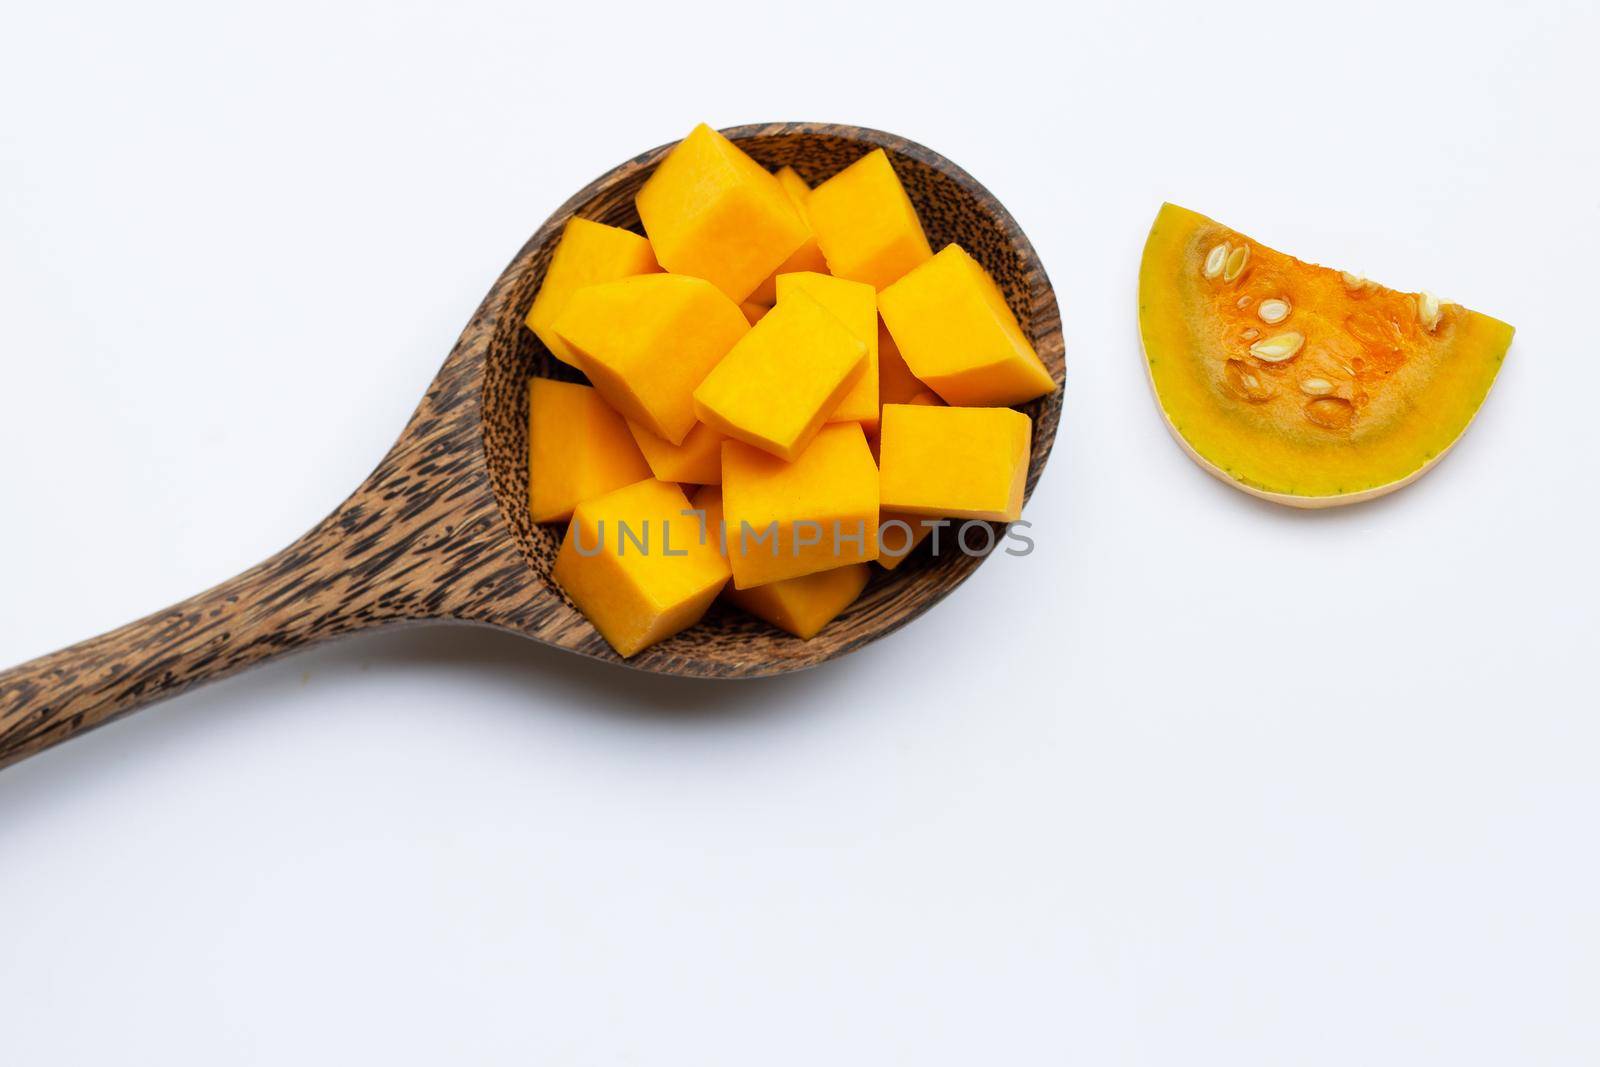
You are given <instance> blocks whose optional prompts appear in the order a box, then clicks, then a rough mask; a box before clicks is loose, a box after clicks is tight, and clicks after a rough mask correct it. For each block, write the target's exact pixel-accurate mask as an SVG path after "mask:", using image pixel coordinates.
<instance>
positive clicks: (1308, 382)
mask: <svg viewBox="0 0 1600 1067" xmlns="http://www.w3.org/2000/svg"><path fill="white" fill-rule="evenodd" d="M1300 391H1301V392H1302V393H1304V394H1306V395H1307V396H1327V395H1328V394H1329V393H1331V392H1333V383H1332V382H1330V381H1328V379H1326V378H1306V379H1304V380H1303V381H1301V383H1300Z"/></svg>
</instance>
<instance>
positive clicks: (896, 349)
mask: <svg viewBox="0 0 1600 1067" xmlns="http://www.w3.org/2000/svg"><path fill="white" fill-rule="evenodd" d="M927 389H928V387H927V386H926V385H924V384H922V379H921V378H918V377H917V376H916V375H915V374H912V373H911V368H910V367H908V366H906V359H905V357H904V356H902V355H901V354H900V346H899V345H897V344H895V343H894V335H893V334H891V333H890V332H889V328H888V327H887V326H885V325H884V324H883V319H882V318H881V317H880V318H879V319H878V406H879V407H882V406H883V405H884V404H904V403H906V402H907V401H909V400H910V399H911V398H912V397H914V396H916V395H917V394H918V393H922V392H926V391H927Z"/></svg>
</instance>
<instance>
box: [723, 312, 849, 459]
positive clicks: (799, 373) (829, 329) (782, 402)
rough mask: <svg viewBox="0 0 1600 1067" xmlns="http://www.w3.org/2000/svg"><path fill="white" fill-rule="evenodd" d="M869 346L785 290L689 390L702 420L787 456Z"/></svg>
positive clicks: (811, 432)
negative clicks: (747, 331)
mask: <svg viewBox="0 0 1600 1067" xmlns="http://www.w3.org/2000/svg"><path fill="white" fill-rule="evenodd" d="M866 361H867V346H866V345H864V344H862V343H861V341H859V340H858V339H857V338H856V337H855V335H854V334H852V333H851V332H850V330H849V329H848V328H847V327H846V326H845V325H844V324H843V323H842V322H840V321H839V320H838V319H837V318H835V317H834V316H833V314H832V313H830V312H829V311H828V310H827V309H826V308H824V307H823V306H822V305H821V304H819V303H817V301H815V300H813V299H812V298H811V297H810V296H807V295H806V294H805V293H803V292H794V293H790V294H789V296H788V299H786V300H785V301H784V302H783V303H781V304H779V305H778V306H777V307H775V308H773V309H772V311H771V312H769V313H768V314H767V316H766V317H765V318H763V319H762V320H761V321H760V322H758V323H756V325H755V326H753V327H751V328H750V332H749V333H747V334H745V336H744V337H743V338H742V339H741V340H740V341H739V343H738V344H736V345H734V346H733V349H732V350H731V351H730V352H729V353H728V354H727V355H726V356H725V357H723V359H722V362H720V363H718V364H717V366H716V369H714V370H713V371H712V372H711V373H710V374H708V375H706V379H705V381H703V382H701V383H700V387H699V388H698V389H696V390H695V391H694V412H695V414H696V415H698V416H699V418H700V421H701V422H703V423H706V424H707V425H709V426H711V427H712V428H714V429H716V430H720V431H721V432H722V433H724V434H727V435H728V436H729V437H732V438H735V439H737V440H740V441H744V442H746V443H748V444H751V445H754V446H755V447H757V448H762V449H765V450H767V451H768V452H771V453H772V454H773V455H775V456H778V457H781V458H782V459H786V460H791V459H794V458H795V457H796V456H797V455H799V454H800V452H801V450H802V449H804V448H805V447H806V445H807V444H809V443H810V442H811V439H812V438H813V437H814V436H816V433H817V430H818V428H819V427H821V426H822V424H823V423H824V422H825V421H827V419H828V416H829V415H831V414H832V413H833V410H834V409H835V408H836V407H838V406H839V401H840V400H841V399H843V398H844V396H845V394H846V393H848V392H849V391H850V387H851V386H853V385H854V384H855V382H856V379H857V378H859V377H860V376H861V373H862V370H863V368H864V367H865V366H866Z"/></svg>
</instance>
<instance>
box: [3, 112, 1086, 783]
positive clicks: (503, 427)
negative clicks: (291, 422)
mask: <svg viewBox="0 0 1600 1067" xmlns="http://www.w3.org/2000/svg"><path fill="white" fill-rule="evenodd" d="M724 132H725V133H727V134H728V136H729V137H731V138H733V139H734V140H736V141H738V142H739V143H740V145H741V146H742V147H743V148H744V149H745V150H746V151H748V152H749V153H750V154H751V155H752V156H754V157H755V158H756V159H757V160H759V161H760V162H762V163H763V164H765V165H767V166H768V167H773V168H776V167H779V166H783V165H791V166H793V167H794V168H795V169H796V170H798V171H799V172H800V174H801V175H802V176H804V177H805V178H806V180H807V181H809V182H811V183H812V184H813V185H815V184H816V183H817V182H819V181H821V180H823V179H825V178H827V177H828V176H829V175H831V174H833V173H835V172H837V171H838V170H840V169H841V168H843V167H844V166H846V165H848V164H849V163H851V162H853V161H854V160H855V159H857V158H858V157H860V156H861V155H862V154H864V153H865V152H867V151H870V150H871V149H873V148H877V147H881V148H884V149H885V150H887V151H888V153H889V156H890V158H891V160H892V161H893V163H894V166H895V169H896V171H897V172H898V173H899V175H900V177H901V180H902V181H903V182H904V183H905V186H906V190H907V192H908V193H909V194H910V196H911V198H912V200H913V202H915V204H916V206H917V210H918V211H919V213H920V214H921V216H922V219H923V222H924V225H925V226H926V228H927V231H928V237H929V239H930V241H931V242H932V243H933V246H934V248H935V249H937V248H940V247H942V246H943V245H945V244H946V243H949V242H951V241H955V242H958V243H959V244H961V245H962V246H963V247H964V248H966V249H967V251H969V252H971V253H972V255H973V256H975V257H976V258H977V259H978V261H979V262H981V263H982V264H983V265H984V266H985V267H986V268H987V269H988V270H989V271H990V272H991V273H992V274H993V275H994V276H995V278H996V280H997V281H998V282H999V283H1000V286H1001V288H1002V290H1003V291H1004V292H1005V294H1006V298H1007V300H1008V301H1009V302H1010V304H1011V306H1012V309H1013V310H1014V311H1015V312H1016V313H1017V317H1018V319H1019V320H1020V321H1021V323H1022V325H1023V327H1024V329H1026V330H1027V331H1028V334H1029V336H1030V337H1031V338H1032V339H1033V343H1034V346H1035V347H1036V348H1037V349H1038V352H1039V355H1040V357H1041V358H1042V359H1043V360H1044V362H1045V365H1046V366H1047V367H1049V369H1050V372H1051V374H1052V375H1053V376H1054V377H1055V380H1056V382H1057V385H1058V388H1057V389H1056V391H1055V392H1054V393H1053V394H1051V395H1049V396H1046V397H1043V398H1041V399H1039V400H1036V401H1034V402H1033V403H1031V404H1029V405H1027V406H1026V407H1024V408H1023V410H1025V411H1026V412H1027V413H1028V414H1029V415H1031V416H1032V418H1033V435H1034V436H1033V456H1032V467H1031V469H1030V471H1029V475H1028V492H1029V493H1030V494H1031V493H1032V491H1033V488H1034V486H1035V484H1037V482H1038V479H1039V476H1040V474H1041V473H1042V471H1043V469H1044V465H1045V459H1046V458H1047V457H1048V455H1049V453H1050V446H1051V443H1052V442H1053V441H1054V439H1055V434H1056V428H1057V425H1058V423H1059V420H1060V415H1061V389H1060V385H1061V383H1063V382H1064V380H1065V360H1064V352H1063V346H1062V337H1061V322H1060V316H1059V312H1058V310H1057V307H1056V302H1055V296H1054V294H1053V292H1052V291H1051V287H1050V281H1049V279H1048V277H1046V275H1045V272H1044V268H1043V266H1041V264H1040V263H1039V260H1038V257H1037V256H1036V255H1035V253H1034V250H1033V247H1032V245H1031V244H1029V242H1028V239H1027V238H1026V237H1025V236H1024V235H1023V233H1022V230H1021V229H1020V228H1019V227H1018V226H1017V224H1016V222H1015V220H1014V219H1012V218H1011V216H1010V214H1008V213H1007V212H1006V210H1005V209H1004V208H1003V207H1002V206H1001V205H1000V203H999V202H998V201H996V200H995V199H994V197H993V196H991V195H990V194H989V192H988V191H987V190H985V189H984V188H983V187H982V186H981V185H979V184H978V183H977V182H976V181H974V180H973V179H972V178H971V177H970V176H968V175H967V173H966V172H965V171H963V170H961V169H960V168H959V167H956V166H955V165H954V164H952V163H951V162H950V161H949V160H946V159H945V158H944V157H942V156H940V155H938V154H937V153H935V152H932V151H930V150H929V149H927V148H924V147H922V146H921V145H918V144H915V143H913V142H911V141H907V140H904V139H903V138H899V137H895V136H893V135H890V134H886V133H880V132H878V131H875V130H863V129H859V128H856V127H850V126H833V125H824V124H817V123H776V124H768V125H759V126H741V127H738V128H735V129H732V130H727V131H724ZM670 148H671V145H662V146H661V147H659V148H655V149H652V150H651V151H649V152H646V153H644V154H643V155H640V156H638V157H636V158H634V159H631V160H629V161H628V162H626V163H624V164H622V165H621V166H619V167H617V168H615V169H614V170H612V171H610V172H609V173H607V174H606V175H604V176H603V177H601V178H600V179H598V180H597V181H595V182H593V183H591V184H590V185H589V186H588V187H586V188H585V189H583V190H582V191H580V192H579V193H578V194H577V195H575V196H574V197H572V199H570V200H568V201H567V202H566V203H565V204H563V205H562V206H561V208H560V209H559V210H557V211H556V213H555V214H554V215H552V216H551V217H550V218H549V220H547V221H546V222H545V224H544V225H543V226H541V227H540V228H539V230H538V232H537V233H535V234H534V235H533V237H532V238H531V239H530V240H529V241H528V243H527V244H526V245H524V246H523V248H522V250H521V251H520V252H518V253H517V256H516V258H515V259H513V260H512V261H511V264H510V265H509V266H508V267H507V268H506V270H505V272H504V273H502V274H501V276H500V277H499V279H498V280H497V281H496V282H495V284H494V287H493V288H492V289H491V290H490V292H489V294H488V296H486V297H485V298H484V301H483V303H482V304H481V305H480V306H479V308H478V310H477V312H476V313H475V314H474V315H473V317H472V320H471V321H470V322H469V323H468V324H467V327H466V329H465V330H464V331H463V332H462V335H461V338H460V340H459V341H457V343H456V345H455V348H454V349H453V350H452V351H451V353H450V355H449V357H448V358H447V359H446V361H445V364H444V367H443V368H442V369H441V370H440V372H439V375H438V377H437V378H436V379H434V382H433V384H432V385H431V386H430V387H429V389H428V392H427V395H426V396H425V397H424V398H423V400H422V403H421V405H420V406H419V407H418V408H417V411H416V413H415V414H414V415H413V416H412V418H411V421H410V423H409V424H408V425H407V426H406V428H405V431H404V432H403V433H402V434H401V435H400V439H399V441H398V442H397V443H396V444H395V446H394V448H393V449H392V450H391V451H390V453H389V454H388V455H387V456H386V457H384V460H383V462H382V463H380V464H379V465H378V468H377V469H376V470H375V471H373V473H372V475H371V476H370V477H369V478H368V479H367V480H366V482H365V483H363V484H362V486H361V487H360V488H359V489H357V490H356V491H355V492H354V493H353V494H351V496H350V498H349V499H348V500H347V501H345V503H344V504H343V505H341V506H340V507H339V508H338V510H337V511H335V512H334V514H332V515H330V516H329V517H328V518H326V519H324V520H323V521H322V522H320V523H318V524H317V525H316V526H315V527H314V528H313V529H312V530H311V531H310V532H308V533H307V534H306V535H305V536H304V537H302V538H301V539H300V540H298V541H296V542H295V543H294V544H293V545H290V546H289V547H288V548H286V549H284V550H283V551H282V552H280V553H278V554H277V555H275V556H273V557H272V558H271V559H269V560H267V561H266V562H264V563H262V564H260V565H258V566H256V567H255V568H253V569H251V570H249V571H247V572H246V573H244V574H242V575H240V576H238V577H237V578H234V579H232V580H230V581H227V582H224V583H223V584H222V585H219V586H217V587H216V588H215V589H212V590H210V591H208V592H205V593H201V594H199V595H198V596H195V597H192V598H190V599H189V600H186V601H184V602H182V603H181V604H177V605H174V606H173V607H171V608H168V609H167V610H165V611H162V612H158V613H157V614H154V615H151V616H149V617H147V618H144V619H141V620H139V621H137V622H133V623H130V624H128V625H127V626H124V627H122V628H121V629H118V630H114V631H112V632H110V633H108V634H104V635H102V636H100V637H96V638H92V639H90V640H88V641H85V642H83V643H81V644H78V645H75V646H73V647H71V648H67V649H63V650H62V651H60V652H56V653H53V654H51V655H47V656H43V657H41V658H39V659H36V660H33V661H31V662H29V663H25V664H22V665H21V666H19V667H15V668H12V669H11V670H8V671H5V672H0V767H4V766H6V765H8V764H11V763H14V762H16V761H17V760H19V759H22V758H24V757H26V756H28V755H31V754H32V753H35V752H38V751H40V750H42V749H45V748H48V747H49V746H51V745H54V744H56V743H58V742H60V741H63V740H65V739H67V738H69V737H71V736H73V735H75V734H78V733H81V732H83V731H85V730H88V729H91V728H93V727H95V726H99V725H101V724H102V723H105V722H108V721H110V720H112V719H114V718H116V717H117V716H119V715H122V714H125V713H127V712H129V711H132V710H134V709H136V708H139V707H142V706H144V705H146V704H149V703H151V702H152V701H155V700H158V699H161V698H163V697H167V696H172V695H174V694H176V693H179V692H182V691H183V690H184V689H187V688H189V687H190V686H193V685H195V684H198V683H200V682H203V681H208V680H211V679H214V678H219V677H222V676H224V675H227V674H230V673H232V672H234V671H237V670H240V669H242V668H244V667H247V666H250V665H252V664H255V663H259V662H262V661H263V660H266V659H270V658H271V657H273V656H276V655H280V654H282V653H285V652H289V651H293V650H295V649H298V648H302V647H304V646H306V645H309V644H312V643H314V642H317V641H321V640H325V639H327V638H331V637H337V636H340V635H343V634H348V633H353V632H355V631H359V630H364V629H369V628H371V627H375V626H383V625H394V624H401V623H408V622H424V621H450V622H462V623H478V624H484V625H489V626H495V627H499V628H502V629H506V630H511V631H515V632H517V633H520V634H523V635H525V636H527V637H530V638H533V639H535V640H538V641H542V642H544V643H546V644H550V645H554V646H557V647H559V648H564V649H567V650H570V651H573V652H577V653H580V654H582V655H587V656H592V657H595V658H597V659H604V660H610V661H613V662H616V663H618V664H621V663H623V661H622V660H621V659H620V658H619V657H617V655H616V654H615V653H614V652H612V651H611V649H610V647H609V646H607V645H606V643H605V642H604V640H602V639H601V638H600V636H599V634H598V633H596V632H595V630H594V628H593V627H591V626H590V625H589V624H588V622H587V621H585V620H584V618H583V616H582V615H581V614H579V613H578V612H577V610H576V609H575V608H574V607H573V605H572V603H571V602H570V601H569V600H568V599H567V598H566V597H565V596H564V595H563V594H562V593H561V591H560V589H559V588H558V587H556V586H555V585H554V584H553V583H552V582H551V581H550V577H549V575H550V567H551V565H552V564H553V562H554V560H555V554H556V550H557V548H558V547H559V544H560V537H561V533H562V530H561V529H560V528H559V527H552V526H538V525H535V524H534V523H533V522H532V521H531V520H530V517H529V512H528V507H527V465H526V440H527V436H526V420H527V399H526V389H525V385H526V382H527V379H528V377H529V376H530V375H534V374H540V375H550V376H553V377H572V372H571V371H570V370H569V369H568V368H566V366H565V365H564V364H562V363H560V362H559V361H558V360H555V359H554V358H552V357H551V356H550V354H549V353H548V352H547V351H546V350H545V349H544V347H543V346H542V345H541V344H540V343H539V341H538V339H537V338H536V337H534V335H533V334H532V333H531V332H530V331H529V330H527V329H526V328H524V327H523V325H522V319H523V316H524V315H525V314H526V312H527V309H528V306H529V305H530V304H531V303H532V301H533V296H534V293H535V292H536V291H537V290H538V287H539V283H540V281H541V279H542V278H543V276H544V271H545V268H546V266H547V265H548V263H549V259H550V253H551V252H552V250H553V246H554V240H555V238H556V236H557V235H559V233H560V231H561V228H562V226H564V225H565V223H566V222H567V220H568V219H569V218H571V217H573V216H574V215H579V216H582V217H584V218H589V219H595V220H598V221H601V222H606V223H610V224H613V225H618V226H626V227H628V228H630V229H635V230H638V229H639V218H638V215H637V213H636V212H635V211H634V207H633V197H634V194H635V193H636V192H637V191H638V189H639V187H640V186H641V185H642V184H643V183H644V180H645V179H646V178H647V177H648V176H649V175H650V173H651V172H652V170H653V169H654V167H655V165H656V163H657V162H659V161H660V159H661V158H662V156H664V155H665V154H666V152H667V151H668V150H669V149H670ZM982 562H983V560H982V559H981V558H977V557H972V556H967V555H963V554H961V553H945V554H942V555H940V556H939V557H938V558H933V557H932V556H931V555H929V554H928V553H927V552H926V550H924V551H922V552H921V553H919V554H918V555H917V556H915V557H913V558H912V559H911V560H908V561H907V562H906V563H905V564H903V565H902V566H901V567H899V568H898V569H896V570H895V571H893V572H892V573H890V572H881V571H878V570H877V568H874V570H875V572H876V573H875V575H874V577H873V580H872V583H871V584H870V585H869V586H868V588H867V590H866V591H865V592H864V593H863V595H862V597H861V598H860V600H858V601H857V602H856V603H855V604H854V605H852V606H851V607H850V608H849V609H848V610H847V611H846V612H845V613H844V614H843V615H842V616H840V617H839V618H838V619H837V620H835V621H834V622H833V623H832V624H830V625H829V626H828V627H827V628H826V629H825V630H824V631H823V632H822V633H821V634H819V635H818V636H817V637H815V638H813V639H812V640H810V641H801V640H799V639H797V638H794V637H790V636H789V635H787V634H784V633H781V632H780V631H778V630H776V629H774V628H772V627H771V626H768V625H767V624H766V623H763V622H761V621H759V620H757V619H754V618H752V617H750V616H747V615H744V614H742V613H740V612H737V611H734V610H731V609H727V608H724V607H720V606H719V607H716V608H714V609H713V610H712V612H711V613H710V614H708V615H707V617H706V619H705V620H704V621H702V622H701V623H700V624H699V625H698V626H696V627H694V628H693V629H690V630H688V631H685V632H684V633H681V634H679V635H677V636H675V637H673V638H670V639H669V640H667V641H664V642H662V643H661V644H659V645H656V646H655V647H653V648H651V649H648V650H646V651H645V652H643V653H641V654H639V655H638V656H636V657H634V658H633V659H632V660H629V661H627V665H628V666H630V667H633V668H636V669H640V670H645V671H654V672H659V673H662V674H679V675H693V676H698V677H714V678H751V677H761V676H765V675H772V674H780V673H784V672H786V671H792V670H797V669H800V668H804V667H810V666H813V665H815V664H818V663H822V662H824V661H826V660H829V659H833V658H835V657H838V656H841V655H844V654H845V653H847V652H851V651H853V650H855V649H857V648H860V647H861V646H862V645H865V644H867V643H868V642H870V641H873V640H875V639H876V638H879V637H882V636H883V635H884V634H887V633H890V632H891V631H893V630H896V629H898V628H899V627H901V626H904V625H905V624H906V623H907V622H909V621H911V620H912V619H914V618H916V617H917V616H918V615H920V614H922V613H923V612H924V611H926V610H928V609H929V608H930V607H932V606H933V605H934V604H936V603H938V602H939V601H940V600H941V599H943V598H944V596H946V595H947V594H948V593H949V592H950V591H951V590H952V589H954V588H955V587H956V586H957V585H959V584H960V583H961V582H962V581H964V580H965V579H966V578H967V577H968V576H969V575H971V573H972V572H973V571H974V570H975V569H976V568H977V567H978V565H979V564H980V563H982Z"/></svg>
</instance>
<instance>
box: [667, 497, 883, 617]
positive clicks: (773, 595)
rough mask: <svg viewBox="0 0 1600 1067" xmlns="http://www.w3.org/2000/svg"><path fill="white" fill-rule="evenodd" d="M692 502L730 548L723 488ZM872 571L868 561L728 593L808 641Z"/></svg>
mask: <svg viewBox="0 0 1600 1067" xmlns="http://www.w3.org/2000/svg"><path fill="white" fill-rule="evenodd" d="M692 503H693V504H694V506H695V508H696V509H698V510H700V511H702V512H704V520H703V521H704V523H705V529H706V532H707V536H708V537H710V538H714V539H715V540H716V542H717V544H718V545H721V546H723V547H724V551H726V544H725V542H726V523H725V522H724V519H723V514H722V490H721V488H719V487H718V486H715V485H708V486H705V487H703V488H702V489H701V490H700V491H699V492H697V493H696V494H695V495H694V499H693V501H692ZM871 570H872V568H871V567H870V566H869V565H868V564H865V563H852V564H850V565H849V566H845V567H834V568H832V569H831V570H825V571H818V572H817V573H815V574H807V575H803V576H801V577H799V578H786V579H784V580H783V581H780V582H768V583H767V584H766V585H755V586H751V587H750V588H749V589H733V588H731V587H730V588H725V589H724V590H723V594H722V595H723V598H724V599H726V600H727V601H729V602H730V603H732V604H734V605H735V606H737V607H739V608H741V609H743V610H744V611H747V612H749V613H750V614H752V615H754V616H755V617H756V618H758V619H765V620H766V621H767V622H770V623H771V624H772V625H774V626H776V627H777V628H778V629H780V630H786V631H788V632H789V633H791V634H794V635H795V636H796V637H798V638H800V639H801V640H802V641H809V640H810V639H811V638H813V637H815V636H817V634H818V633H820V632H821V630H822V628H823V627H824V626H826V625H828V623H830V622H832V621H833V620H834V619H835V618H837V617H838V615H839V613H840V612H842V611H843V610H844V609H845V608H847V607H849V606H850V605H851V604H853V603H855V600H856V597H858V596H860V595H861V590H862V589H864V588H866V585H867V579H868V578H869V577H871Z"/></svg>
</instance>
